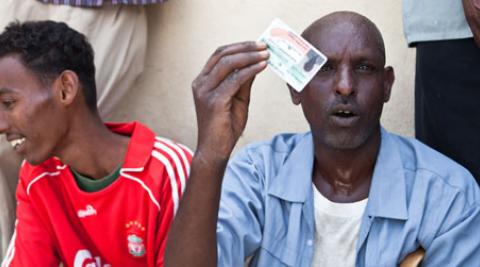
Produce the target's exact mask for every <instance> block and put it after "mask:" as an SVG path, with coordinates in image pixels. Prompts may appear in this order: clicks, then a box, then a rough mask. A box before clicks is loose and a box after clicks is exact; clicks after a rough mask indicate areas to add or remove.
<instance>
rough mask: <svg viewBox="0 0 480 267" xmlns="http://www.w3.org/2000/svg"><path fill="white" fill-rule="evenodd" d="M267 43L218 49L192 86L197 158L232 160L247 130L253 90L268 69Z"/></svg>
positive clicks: (249, 43) (245, 43)
mask: <svg viewBox="0 0 480 267" xmlns="http://www.w3.org/2000/svg"><path fill="white" fill-rule="evenodd" d="M268 56H269V54H268V52H267V50H266V45H265V44H264V43H258V42H243V43H236V44H231V45H227V46H222V47H219V48H218V49H217V50H216V51H215V53H213V55H212V56H211V57H210V58H209V60H208V61H207V63H206V65H205V66H204V68H203V70H202V71H201V73H200V74H199V75H198V77H197V78H196V79H195V80H194V81H193V83H192V90H193V96H194V100H195V108H196V113H197V123H198V146H197V154H198V153H200V154H205V153H208V155H209V156H208V157H207V158H211V157H214V158H211V159H223V158H227V157H229V155H230V153H231V152H232V150H233V147H234V146H235V144H236V142H237V141H238V138H239V137H240V135H241V134H242V132H243V130H244V129H245V126H246V123H247V117H248V105H249V102H250V89H251V86H252V83H253V79H254V78H255V75H257V74H258V73H259V72H261V71H262V70H263V69H265V67H266V66H267V62H266V60H267V59H268Z"/></svg>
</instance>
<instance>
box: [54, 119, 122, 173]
mask: <svg viewBox="0 0 480 267" xmlns="http://www.w3.org/2000/svg"><path fill="white" fill-rule="evenodd" d="M128 142H129V137H127V136H122V135H119V134H116V133H114V132H112V131H110V130H109V129H108V128H107V127H106V126H105V125H104V123H103V122H102V120H101V119H100V117H98V116H97V115H96V114H87V115H86V116H83V117H82V116H78V117H77V118H76V119H75V120H74V121H73V122H72V124H71V127H70V130H69V131H68V133H67V136H66V138H65V139H64V141H63V142H62V145H61V146H60V147H61V150H60V151H58V152H57V156H58V157H59V158H60V159H61V160H62V162H63V163H65V164H67V165H69V166H70V167H71V168H73V169H75V170H76V171H77V172H78V173H81V174H83V175H85V176H88V177H90V178H93V179H100V178H103V177H105V176H106V175H108V174H110V173H111V172H112V171H113V170H114V169H115V168H116V167H118V166H119V165H121V164H122V163H123V162H124V159H125V155H126V151H127V147H128Z"/></svg>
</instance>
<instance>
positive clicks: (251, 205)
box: [217, 149, 265, 266]
mask: <svg viewBox="0 0 480 267" xmlns="http://www.w3.org/2000/svg"><path fill="white" fill-rule="evenodd" d="M262 177H263V174H261V173H260V172H259V171H258V169H257V166H256V165H255V163H254V161H253V160H252V159H251V157H250V156H249V155H248V150H246V149H244V150H242V151H241V152H239V153H238V155H237V156H235V157H234V158H233V159H232V160H231V161H230V162H229V163H228V166H227V169H226V171H225V175H224V180H223V184H222V192H221V199H220V209H219V213H218V222H217V257H218V266H243V265H244V261H245V259H246V258H247V257H249V256H251V255H252V254H253V253H254V252H255V251H256V250H257V249H258V248H259V247H260V242H261V240H262V228H263V227H262V225H263V223H264V208H265V207H264V197H263V195H262V192H263V191H264V190H263V187H264V186H263V178H262Z"/></svg>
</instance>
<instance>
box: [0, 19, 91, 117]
mask: <svg viewBox="0 0 480 267" xmlns="http://www.w3.org/2000/svg"><path fill="white" fill-rule="evenodd" d="M10 54H18V55H19V56H20V60H21V61H22V63H23V64H24V66H25V67H27V68H28V69H29V70H31V71H33V73H35V74H37V75H38V78H39V79H40V81H41V82H43V83H45V84H47V85H48V84H50V83H51V82H52V81H53V80H54V79H56V78H57V77H58V75H60V73H62V72H63V71H65V70H71V71H73V72H75V73H76V74H77V76H78V79H79V81H80V84H81V87H82V90H83V95H84V98H85V101H86V104H87V106H88V108H89V109H90V110H91V111H94V112H95V111H96V110H97V93H96V85H95V64H94V62H93V58H94V53H93V49H92V46H91V45H90V43H89V42H88V41H87V38H86V37H85V35H83V34H81V33H79V32H77V31H76V30H74V29H72V28H70V27H68V26H67V24H65V23H63V22H54V21H50V20H45V21H28V22H24V23H20V22H18V21H15V22H12V23H10V24H9V25H8V26H7V27H6V28H5V30H4V31H3V32H2V33H1V34H0V57H4V56H6V55H10Z"/></svg>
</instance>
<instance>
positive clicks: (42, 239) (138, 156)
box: [2, 122, 192, 267]
mask: <svg viewBox="0 0 480 267" xmlns="http://www.w3.org/2000/svg"><path fill="white" fill-rule="evenodd" d="M107 126H108V127H109V128H110V129H111V130H112V131H114V132H117V133H120V134H123V135H129V136H131V139H130V142H129V145H128V150H127V154H126V158H125V161H124V163H123V165H122V167H121V169H120V177H119V178H118V179H117V180H115V181H114V182H113V183H112V184H110V185H109V186H107V187H106V188H104V189H102V190H100V191H97V192H92V193H87V192H84V191H82V190H80V188H79V187H78V186H77V184H76V182H75V179H74V177H73V175H72V172H71V171H70V168H69V167H68V166H67V165H65V164H63V163H62V162H61V161H60V160H59V159H57V158H51V159H49V160H47V161H45V162H44V163H42V164H40V165H38V166H32V165H30V164H28V163H24V164H23V166H22V168H21V170H20V181H19V185H18V188H17V201H18V206H17V221H16V226H15V233H14V235H13V237H12V241H11V242H10V246H9V247H8V250H7V255H6V257H5V258H4V261H3V263H2V267H7V266H22V267H24V266H55V267H56V266H59V263H60V262H62V263H63V265H64V266H72V267H84V266H89V267H107V266H132V267H134V266H163V252H164V249H165V242H166V235H167V231H168V229H169V227H170V224H171V222H172V219H173V216H174V214H175V212H176V210H177V207H178V203H179V199H180V197H181V195H182V192H183V190H184V189H185V183H186V180H187V175H188V173H189V168H190V161H191V158H192V153H191V152H190V151H189V150H188V149H187V148H186V147H184V146H182V145H180V144H176V143H174V142H172V141H170V140H168V139H164V138H159V137H155V135H154V133H153V132H152V131H151V130H150V129H148V128H147V127H145V126H143V125H142V124H140V123H138V122H132V123H123V124H107Z"/></svg>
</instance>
